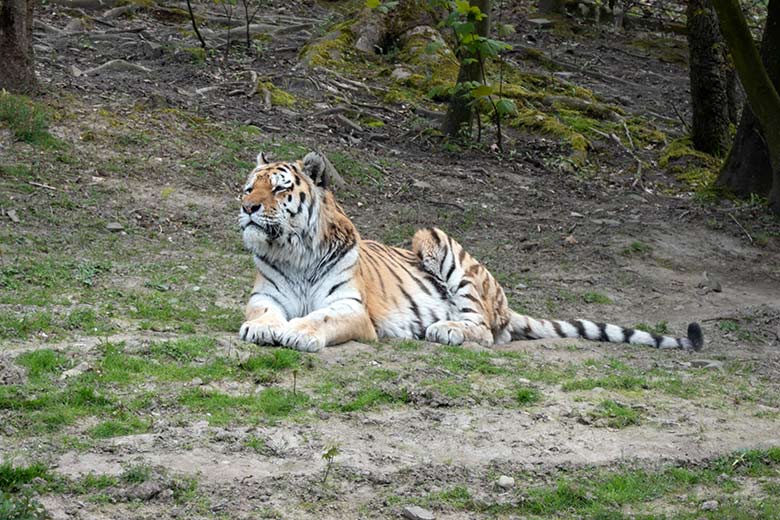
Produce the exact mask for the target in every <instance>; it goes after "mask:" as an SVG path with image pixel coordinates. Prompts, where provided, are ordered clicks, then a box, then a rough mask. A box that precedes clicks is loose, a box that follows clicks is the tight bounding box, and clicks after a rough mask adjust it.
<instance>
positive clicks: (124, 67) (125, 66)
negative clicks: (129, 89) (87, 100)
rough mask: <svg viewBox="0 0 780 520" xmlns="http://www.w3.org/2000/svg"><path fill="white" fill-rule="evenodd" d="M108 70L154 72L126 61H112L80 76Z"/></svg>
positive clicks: (83, 72) (88, 70)
mask: <svg viewBox="0 0 780 520" xmlns="http://www.w3.org/2000/svg"><path fill="white" fill-rule="evenodd" d="M106 70H115V71H128V72H144V73H148V72H152V69H148V68H146V67H144V66H143V65H136V64H135V63H130V62H128V61H125V60H111V61H107V62H106V63H104V64H103V65H99V66H97V67H94V68H92V69H87V70H85V71H82V72H81V74H79V75H80V76H89V75H91V74H99V73H101V72H103V71H106Z"/></svg>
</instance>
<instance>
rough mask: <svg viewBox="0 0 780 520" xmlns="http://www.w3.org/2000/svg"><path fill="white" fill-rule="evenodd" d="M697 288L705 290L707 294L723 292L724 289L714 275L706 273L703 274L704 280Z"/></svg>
mask: <svg viewBox="0 0 780 520" xmlns="http://www.w3.org/2000/svg"><path fill="white" fill-rule="evenodd" d="M697 287H699V288H700V289H705V290H706V292H722V291H723V287H722V286H721V285H720V281H719V280H718V279H717V278H713V277H712V275H710V274H707V271H704V273H703V274H702V280H701V281H700V282H699V283H698V285H697Z"/></svg>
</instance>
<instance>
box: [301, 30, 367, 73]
mask: <svg viewBox="0 0 780 520" xmlns="http://www.w3.org/2000/svg"><path fill="white" fill-rule="evenodd" d="M351 26H352V22H351V21H347V22H342V23H339V24H336V25H334V26H333V28H332V29H331V30H330V31H329V32H328V33H327V34H326V35H325V36H323V37H322V38H318V39H317V40H315V41H313V42H312V43H310V44H308V45H306V46H305V47H304V48H303V49H302V50H301V62H302V63H303V64H304V65H306V66H307V67H332V66H334V65H338V64H340V63H343V62H344V60H345V58H347V53H348V52H349V50H350V49H351V48H352V44H353V43H354V40H355V37H354V35H353V34H352V31H351Z"/></svg>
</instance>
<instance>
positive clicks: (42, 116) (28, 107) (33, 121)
mask: <svg viewBox="0 0 780 520" xmlns="http://www.w3.org/2000/svg"><path fill="white" fill-rule="evenodd" d="M48 119H49V118H48V115H47V113H46V110H45V109H44V108H43V107H42V106H41V105H40V104H38V103H35V102H34V101H32V100H31V99H30V98H28V97H27V96H20V95H16V94H9V93H8V92H5V91H3V92H0V123H3V124H5V125H6V126H7V127H8V128H9V129H10V130H11V132H12V133H13V134H14V137H15V138H16V139H18V140H19V141H24V142H25V143H30V144H33V145H38V146H42V147H47V148H53V147H56V146H59V144H60V143H59V141H58V140H57V139H55V138H54V137H53V136H52V135H51V134H50V133H49V131H48V127H49V121H48Z"/></svg>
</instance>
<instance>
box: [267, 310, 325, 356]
mask: <svg viewBox="0 0 780 520" xmlns="http://www.w3.org/2000/svg"><path fill="white" fill-rule="evenodd" d="M276 340H277V342H278V343H279V344H281V345H283V346H285V347H289V348H292V349H295V350H300V351H302V352H317V351H319V350H321V349H322V348H323V347H325V345H326V341H325V338H324V337H323V336H322V335H321V334H318V332H317V330H316V328H315V327H313V326H312V325H311V324H310V323H309V322H308V321H307V320H305V319H302V318H296V319H294V320H290V322H289V324H288V325H287V327H285V329H284V330H283V331H281V333H280V334H279V335H278V336H277V338H276Z"/></svg>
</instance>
